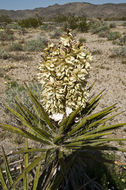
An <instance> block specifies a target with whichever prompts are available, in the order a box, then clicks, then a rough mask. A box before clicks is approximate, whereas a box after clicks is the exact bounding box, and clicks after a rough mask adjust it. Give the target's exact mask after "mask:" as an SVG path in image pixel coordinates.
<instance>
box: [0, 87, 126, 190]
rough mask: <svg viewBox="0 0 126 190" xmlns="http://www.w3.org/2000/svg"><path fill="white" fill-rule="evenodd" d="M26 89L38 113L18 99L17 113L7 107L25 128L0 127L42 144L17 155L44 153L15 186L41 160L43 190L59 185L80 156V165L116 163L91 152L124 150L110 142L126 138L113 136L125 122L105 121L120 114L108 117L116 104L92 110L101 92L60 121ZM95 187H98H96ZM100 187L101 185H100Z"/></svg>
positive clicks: (21, 151)
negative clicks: (55, 119)
mask: <svg viewBox="0 0 126 190" xmlns="http://www.w3.org/2000/svg"><path fill="white" fill-rule="evenodd" d="M26 88H27V90H28V93H29V97H30V99H31V101H32V102H33V109H34V111H35V113H34V114H33V112H32V111H29V109H28V108H27V106H26V105H24V104H23V103H22V102H21V101H20V100H19V98H18V99H17V100H15V104H16V106H17V110H18V112H17V111H15V110H13V109H12V108H10V107H7V106H6V107H7V109H8V110H10V111H11V112H12V113H13V114H14V115H15V116H16V117H18V118H19V119H20V120H21V121H22V124H23V128H17V127H15V126H11V125H7V124H0V127H1V128H2V129H5V130H7V131H10V132H12V133H16V134H19V135H21V136H22V137H25V138H26V139H31V140H34V141H36V142H39V143H40V144H41V146H40V148H28V149H26V148H22V149H20V150H19V151H17V152H16V154H19V153H23V154H25V153H30V152H40V153H41V154H40V155H39V156H38V157H37V158H36V159H34V161H33V162H32V163H31V164H29V165H28V166H27V167H26V168H25V169H24V171H23V173H21V174H20V175H19V177H18V178H17V179H16V181H15V182H14V183H13V185H12V187H13V188H14V186H15V185H16V184H17V182H18V181H19V180H21V179H22V178H23V177H24V175H25V174H26V173H28V172H30V171H31V170H32V169H33V168H34V167H35V166H36V165H38V164H39V163H41V164H42V165H43V169H42V175H41V180H40V181H41V189H51V190H52V189H57V188H59V187H60V185H61V184H62V182H63V180H64V179H65V177H66V176H67V175H68V172H69V171H70V169H71V168H72V166H73V164H74V163H75V160H76V159H78V162H79V164H81V162H82V163H83V164H84V161H83V160H84V159H96V160H98V161H101V162H102V161H103V162H110V163H116V162H115V161H114V160H113V161H112V160H111V161H109V160H106V159H104V160H100V159H99V157H98V158H96V157H95V156H94V155H95V154H92V150H93V151H95V152H97V151H103V150H108V151H115V150H117V151H125V150H123V149H120V148H117V147H113V146H112V145H111V144H109V142H112V141H126V139H116V138H111V137H110V135H111V134H112V133H113V131H114V129H117V128H120V127H123V126H124V125H125V124H126V123H121V124H115V125H107V124H105V123H106V122H107V121H109V120H112V119H113V118H114V117H115V116H117V115H119V114H115V115H111V116H108V115H109V114H111V113H112V112H113V111H116V110H117V108H116V106H115V105H112V106H110V107H107V108H105V109H104V110H102V111H100V112H98V113H92V112H93V111H94V109H95V108H96V107H97V105H98V102H99V100H100V99H101V97H102V92H101V93H99V94H98V95H97V96H95V97H94V98H92V99H91V100H90V101H89V102H88V103H87V104H86V106H85V108H82V107H78V108H77V109H76V110H75V111H73V112H72V113H71V114H70V115H69V116H68V117H65V118H64V119H63V120H62V121H61V122H60V123H59V124H58V123H57V122H55V121H54V120H52V119H50V118H49V117H48V115H47V114H46V112H45V111H44V108H43V107H42V105H41V103H40V102H39V100H38V99H37V97H36V95H34V94H33V93H32V92H31V90H30V89H29V87H28V86H27V85H26ZM107 135H109V137H107ZM85 175H86V174H85ZM85 179H87V181H86V182H85V183H87V182H89V184H90V185H92V183H93V184H94V181H91V180H89V178H88V177H87V178H85ZM89 184H88V185H89ZM39 186H40V185H39ZM92 186H93V185H92ZM94 187H95V188H96V186H94ZM78 188H79V187H78ZM95 188H94V189H95ZM97 189H100V188H99V187H98V188H97Z"/></svg>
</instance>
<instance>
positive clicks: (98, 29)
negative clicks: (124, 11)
mask: <svg viewBox="0 0 126 190" xmlns="http://www.w3.org/2000/svg"><path fill="white" fill-rule="evenodd" d="M105 31H109V27H108V26H106V25H103V26H99V27H97V25H96V26H94V27H93V29H92V33H93V34H97V33H99V32H105Z"/></svg>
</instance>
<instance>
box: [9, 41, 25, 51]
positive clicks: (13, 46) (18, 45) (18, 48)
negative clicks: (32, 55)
mask: <svg viewBox="0 0 126 190" xmlns="http://www.w3.org/2000/svg"><path fill="white" fill-rule="evenodd" d="M8 49H9V51H22V50H23V46H22V44H21V43H12V44H11V45H10V46H9V48H8Z"/></svg>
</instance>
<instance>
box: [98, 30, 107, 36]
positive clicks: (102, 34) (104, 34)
mask: <svg viewBox="0 0 126 190" xmlns="http://www.w3.org/2000/svg"><path fill="white" fill-rule="evenodd" d="M108 33H109V31H101V32H99V33H98V36H99V37H101V38H106V37H107V36H108Z"/></svg>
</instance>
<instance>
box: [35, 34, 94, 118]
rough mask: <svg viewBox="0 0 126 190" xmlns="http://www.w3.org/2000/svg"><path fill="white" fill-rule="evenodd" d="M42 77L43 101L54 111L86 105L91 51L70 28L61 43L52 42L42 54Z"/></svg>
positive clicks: (62, 112) (62, 111) (45, 105)
mask: <svg viewBox="0 0 126 190" xmlns="http://www.w3.org/2000/svg"><path fill="white" fill-rule="evenodd" d="M42 57H43V61H42V62H41V64H40V67H39V71H40V72H39V74H38V79H39V82H40V83H41V84H42V93H41V95H42V104H43V106H44V108H45V110H46V111H47V112H48V113H49V114H50V115H53V114H65V113H66V110H67V109H69V111H70V110H71V111H72V110H75V109H76V108H77V107H78V106H83V105H85V102H86V101H87V98H88V92H87V91H86V89H85V88H86V84H87V78H88V76H89V70H90V64H89V62H90V61H91V54H90V53H89V52H88V51H87V50H86V48H85V47H84V45H83V44H81V43H79V42H76V41H75V40H74V38H73V36H72V34H71V33H70V32H68V33H67V34H66V35H63V36H62V37H61V38H60V42H59V43H58V44H57V45H54V44H53V43H51V44H49V45H48V47H47V48H45V49H44V52H43V54H42Z"/></svg>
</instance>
